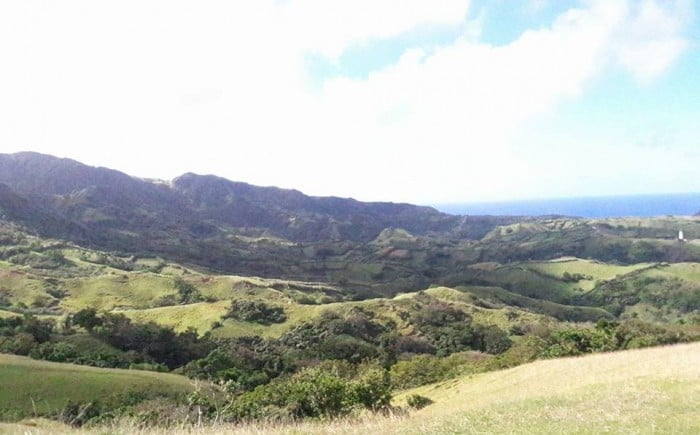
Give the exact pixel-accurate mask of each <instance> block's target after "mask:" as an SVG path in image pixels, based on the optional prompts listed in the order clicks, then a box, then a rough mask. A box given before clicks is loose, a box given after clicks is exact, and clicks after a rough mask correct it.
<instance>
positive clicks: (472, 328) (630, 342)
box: [0, 153, 700, 433]
mask: <svg viewBox="0 0 700 435" xmlns="http://www.w3.org/2000/svg"><path fill="white" fill-rule="evenodd" d="M679 231H682V232H683V234H684V240H679V239H678V234H679ZM699 239H700V217H697V216H696V217H682V216H662V217H656V218H634V217H630V218H605V219H588V218H577V217H568V216H540V217H513V216H508V217H495V216H453V215H448V214H444V213H440V212H438V211H436V210H434V209H431V208H429V207H419V206H413V205H409V204H392V203H362V202H359V201H355V200H352V199H342V198H332V197H329V198H321V197H309V196H306V195H303V194H302V193H300V192H297V191H289V190H283V189H277V188H268V187H265V188H262V187H256V186H251V185H247V184H244V183H236V182H231V181H228V180H225V179H221V178H218V177H213V176H199V175H194V174H185V175H183V176H181V177H179V178H177V179H176V180H173V181H172V182H168V183H166V182H153V181H150V180H142V179H137V178H133V177H129V176H128V175H125V174H122V173H119V172H117V171H113V170H109V169H105V168H93V167H88V166H86V165H82V164H80V163H78V162H75V161H72V160H66V159H57V158H55V157H51V156H46V155H37V154H34V153H20V154H13V155H0V382H2V386H3V387H8V388H9V387H10V385H11V389H12V391H17V392H21V394H20V395H14V394H13V395H12V396H7V397H4V396H3V397H0V399H1V400H2V401H0V410H1V411H2V412H0V417H1V418H2V419H3V420H6V421H15V422H16V421H20V422H21V421H25V422H26V421H27V419H46V418H48V419H52V420H53V421H59V422H62V424H68V425H72V426H73V427H76V428H77V427H79V426H85V427H86V428H87V429H88V430H90V428H91V427H99V425H100V424H110V423H109V422H110V421H122V422H124V421H125V420H119V419H128V418H133V419H136V420H130V421H131V423H129V424H134V421H141V423H142V424H144V425H146V426H149V427H151V426H152V429H153V430H157V429H155V428H156V427H158V426H162V425H178V424H184V423H183V422H189V423H188V424H192V422H194V421H198V419H199V420H201V419H202V418H203V419H204V421H205V424H224V423H225V424H242V423H244V422H245V424H252V425H253V426H249V427H248V426H242V427H241V428H240V429H241V430H242V431H243V432H245V431H247V430H254V429H250V428H251V427H253V428H254V427H255V426H254V425H255V424H263V423H260V422H267V423H270V424H273V425H279V424H282V426H280V427H279V428H278V426H271V427H270V430H281V431H286V430H287V429H289V430H290V431H302V432H305V431H306V429H307V428H312V429H313V430H319V431H324V430H326V429H328V430H331V429H330V426H329V428H323V427H321V426H319V425H322V424H325V423H319V422H318V421H329V419H331V418H332V419H337V421H338V422H340V423H328V424H329V425H334V424H341V425H348V426H347V427H345V428H344V429H342V430H341V432H343V431H345V430H347V431H349V432H350V433H352V432H353V431H356V430H360V429H357V428H356V427H355V426H354V425H355V424H360V425H362V424H369V425H370V427H375V428H376V426H372V425H377V424H382V425H385V424H389V423H387V422H386V420H382V418H383V417H379V416H375V415H374V412H375V411H377V412H379V411H382V410H384V411H386V410H392V411H391V412H396V413H401V412H407V413H408V414H406V415H405V416H401V417H396V418H398V419H399V420H398V421H400V422H402V423H400V424H401V425H404V426H399V427H402V428H404V429H406V430H408V429H407V428H408V425H410V424H412V423H410V422H411V421H413V420H412V419H414V418H419V416H425V415H426V414H425V412H429V413H430V414H429V415H430V418H429V419H428V420H427V422H426V423H425V424H424V425H423V426H420V427H421V428H422V429H416V431H417V433H427V432H430V433H433V431H437V432H454V431H466V430H472V431H489V428H491V429H494V428H496V427H498V428H510V429H512V426H494V424H497V423H496V420H499V419H500V418H501V417H502V416H503V413H505V412H506V411H507V410H508V412H514V411H513V410H520V411H518V412H522V413H524V414H527V415H528V416H531V417H528V418H531V420H528V424H531V425H532V426H526V427H532V428H533V429H532V430H537V428H541V429H543V430H545V429H546V430H545V431H547V430H549V431H550V432H554V431H555V429H557V427H556V426H553V427H551V428H550V427H549V426H547V427H545V426H541V425H542V424H543V423H542V421H541V420H538V419H540V417H538V415H541V414H540V413H539V411H535V409H534V407H535V405H533V404H531V403H530V402H529V401H530V400H534V401H535V402H534V403H536V404H538V405H537V406H538V407H540V405H541V406H544V407H549V408H547V409H554V411H552V412H555V413H557V415H561V416H562V419H561V421H562V423H561V424H563V425H570V426H566V427H568V428H570V429H571V430H574V429H576V428H582V426H577V424H578V423H576V422H575V421H573V420H572V417H571V415H572V414H569V412H570V410H571V409H583V408H586V409H589V408H590V409H589V410H588V411H586V412H594V413H595V412H598V411H596V409H599V408H597V407H596V406H593V405H590V406H589V405H588V404H584V402H586V400H587V399H585V398H584V395H585V394H584V391H589V390H588V389H590V391H593V390H595V391H596V392H598V393H600V397H599V398H600V403H601V404H603V403H608V402H609V401H611V400H612V399H611V397H610V396H609V393H608V392H607V390H605V391H603V390H601V389H604V388H612V387H611V386H612V385H617V384H619V383H624V382H625V379H626V378H625V376H626V375H625V374H624V373H622V372H621V371H619V372H616V375H615V376H616V377H615V379H614V380H612V379H611V380H610V384H609V385H608V386H607V387H604V385H606V384H605V383H604V382H603V381H600V382H598V381H596V382H593V383H591V384H585V385H583V384H582V385H580V390H575V389H573V388H574V387H573V386H572V387H571V388H572V389H571V390H567V391H564V390H562V391H556V392H554V391H553V392H551V393H552V394H551V396H547V397H544V396H543V397H539V398H533V397H530V396H527V395H524V396H522V398H523V400H522V401H521V402H517V401H515V402H508V403H506V402H503V401H502V400H501V399H499V398H497V394H496V392H506V391H508V393H504V394H506V395H508V396H509V397H510V395H512V394H515V393H514V391H515V390H509V387H507V386H506V385H505V384H504V386H502V387H498V388H497V389H496V390H494V392H493V393H488V394H492V396H488V394H487V393H483V394H485V396H484V397H487V396H488V397H493V402H489V404H487V405H484V406H486V407H487V408H488V410H487V417H484V420H483V422H480V423H478V424H477V423H472V422H474V420H475V419H476V417H475V415H476V414H474V413H476V412H482V410H481V408H478V407H477V408H478V409H477V408H474V406H475V405H473V404H472V403H471V402H470V403H462V402H459V401H458V400H457V399H454V398H448V396H449V394H450V392H449V390H450V389H452V388H455V391H457V390H458V389H459V388H462V387H459V388H457V387H458V386H459V385H462V383H465V384H464V385H468V386H465V387H464V388H467V389H471V388H477V386H476V384H473V383H472V382H477V383H478V382H481V381H472V377H475V378H474V379H477V380H478V379H491V380H492V381H488V382H504V383H507V382H508V381H507V379H509V378H508V377H509V376H511V375H510V374H509V373H519V372H518V371H523V373H526V372H527V370H530V367H540V368H537V369H533V370H538V373H539V374H537V375H535V374H529V375H528V376H534V377H535V378H537V376H540V377H542V376H544V375H543V374H542V372H544V371H546V370H548V369H544V368H542V367H545V366H547V364H553V365H557V366H558V365H564V366H566V365H567V364H569V362H568V361H574V360H570V359H561V358H568V357H572V356H581V355H585V354H590V353H601V354H600V355H594V356H589V357H586V358H582V359H581V360H580V361H582V362H581V364H584V366H585V368H581V370H593V369H592V368H591V366H589V365H586V364H588V363H586V362H584V361H594V358H602V359H603V360H604V361H605V362H604V364H608V362H609V361H616V360H617V359H618V358H619V359H620V361H626V362H625V364H628V363H629V364H632V365H634V364H633V363H632V362H631V361H632V359H633V357H627V356H623V355H633V353H628V352H649V355H656V356H655V357H654V358H657V357H658V358H662V357H661V356H659V355H661V354H663V353H664V352H665V351H663V350H662V349H667V350H668V355H670V356H669V358H674V357H673V356H672V355H674V354H675V352H680V353H681V354H682V355H684V356H683V357H681V358H686V360H687V361H692V360H693V358H695V359H697V355H698V350H697V346H696V345H694V344H693V345H688V344H682V343H690V342H695V341H698V340H700V243H698V240H699ZM668 345H676V346H675V347H654V346H668ZM647 347H652V349H646V350H639V351H637V350H634V349H639V348H647ZM615 351H626V353H621V354H619V355H620V356H619V357H618V356H617V355H618V354H617V353H610V352H615ZM655 352H656V353H655ZM664 355H665V354H664ZM29 357H31V358H32V359H30V358H29ZM587 358H591V359H590V360H589V359H587ZM540 360H548V361H540ZM603 360H601V361H603ZM576 361H579V360H578V359H576ZM674 361H675V360H674ZM610 364H612V365H614V364H618V363H613V362H610ZM620 364H622V363H620ZM673 364H680V365H682V364H681V363H677V362H674V363H673ZM696 366H697V365H696ZM567 367H568V366H567ZM611 367H612V366H611ZM615 367H621V366H615ZM685 369H689V370H692V369H690V368H687V367H686V368H684V369H683V370H685ZM503 370H506V371H505V372H504V371H503ZM509 370H514V371H515V372H511V371H509ZM566 370H578V369H574V368H570V369H566ZM611 370H622V369H613V368H611ZM640 370H642V368H640ZM39 371H43V372H45V373H51V375H50V377H51V379H53V380H52V381H51V383H49V382H48V379H49V378H48V377H47V378H46V383H41V382H40V383H37V382H34V381H35V380H36V378H35V377H34V375H32V374H27V373H36V372H39ZM528 373H529V372H528ZM566 373H568V374H566V375H565V376H572V375H571V373H570V372H566ZM683 373H685V372H684V371H683ZM657 375H659V376H660V374H659V373H656V372H655V371H653V370H650V371H646V372H644V376H647V377H649V379H650V380H649V383H645V382H646V381H644V382H642V383H634V384H633V385H632V386H631V387H630V388H631V389H630V391H628V393H629V397H633V396H635V395H640V394H641V395H645V394H647V387H648V386H649V385H652V384H653V385H656V382H657V381H659V380H658V379H657ZM687 375H688V376H690V377H691V378H692V376H694V375H693V374H692V373H690V374H687ZM47 376H48V375H47ZM523 376H524V375H523ZM563 376H564V375H563ZM664 376H665V375H664ZM679 376H680V375H679ZM683 376H686V375H685V374H684V375H683ZM70 379H74V380H75V381H76V382H78V381H80V382H79V385H80V386H79V387H76V388H73V389H62V387H60V386H61V385H66V384H67V383H70V382H71V381H70ZM664 379H665V378H664ZM149 382H156V383H157V385H159V387H158V388H155V387H152V385H155V384H151V383H149ZM484 382H486V381H484ZM488 382H487V383H488ZM518 382H520V381H518ZM533 382H538V381H533ZM606 382H607V381H606ZM659 382H662V381H659ZM663 382H665V381H663ZM663 382H662V383H663ZM673 382H676V381H673ZM673 382H672V383H673ZM44 384H45V385H44ZM111 384H118V385H119V386H120V387H119V389H116V390H114V391H111V390H110V389H109V388H108V386H109V385H111ZM76 385H78V384H76ZM479 385H481V384H479ZM484 385H486V384H484ZM517 385H520V383H517V384H516V387H517ZM523 385H525V384H523ZM659 385H661V384H659ZM664 385H666V384H664ZM669 385H670V384H669ZM674 385H676V384H674ZM52 386H53V387H52ZM52 388H54V389H53V390H52ZM479 388H480V387H479ZM650 388H651V387H650ZM658 388H661V389H663V391H664V394H666V395H663V397H662V395H659V394H661V393H659V394H656V393H654V394H652V396H653V397H652V398H650V399H649V400H650V401H649V402H648V403H649V405H648V407H647V408H644V409H646V410H641V409H642V408H643V406H642V407H641V408H639V409H640V410H639V412H640V413H641V412H647V411H648V410H649V409H652V408H654V409H656V408H657V407H665V406H666V405H662V402H663V403H664V404H668V403H671V402H667V401H664V400H666V399H665V397H667V396H668V395H671V396H672V395H673V394H676V393H678V394H681V393H680V392H681V389H666V387H665V386H664V387H663V388H662V387H658ZM658 388H657V387H653V388H652V389H653V390H654V391H657V389H658ZM669 388H671V387H669ZM684 388H685V390H683V391H684V392H686V393H688V392H691V393H692V391H695V390H694V389H697V385H696V384H693V383H690V384H688V386H686V387H684ZM414 389H415V390H414ZM3 390H5V388H3ZM671 390H672V391H671ZM6 391H9V390H6ZM411 394H418V395H419V396H421V397H425V398H427V399H429V400H431V401H434V402H435V404H433V405H429V406H427V407H426V411H423V410H415V409H412V408H411V406H407V405H406V402H405V400H406V399H407V397H409V395H411ZM518 394H520V393H518ZM522 394H525V393H522ZM596 394H597V393H596ZM648 394H651V393H648ZM526 396H527V397H526ZM513 397H515V396H513ZM518 397H520V396H518ZM596 397H598V396H596ZM650 397H651V396H650ZM668 397H670V396H668ZM673 397H675V396H673ZM657 399H658V400H657ZM662 399H663V400H662ZM416 400H418V399H416ZM669 400H670V399H669ZM606 401H607V402H606ZM40 402H41V404H40V405H39V403H40ZM516 402H517V403H516ZM456 403H459V405H457V404H456ZM562 403H565V404H567V405H566V406H564V405H562ZM586 403H588V402H586ZM448 404H453V405H450V406H449V407H448ZM569 405H570V406H569ZM479 406H481V405H479ZM668 406H669V408H668V409H671V411H669V412H677V413H679V414H678V415H681V414H682V415H685V413H686V412H687V409H685V408H683V409H681V408H677V409H676V408H674V407H672V406H671V405H668ZM457 408H459V409H457ZM538 409H539V408H538ZM659 409H661V408H659ZM663 409H666V408H663ZM401 410H403V411H401ZM571 412H573V411H571ZM581 412H583V411H581ZM600 412H602V411H600ZM621 412H622V411H621ZM625 412H628V411H625ZM630 412H632V413H634V412H637V411H634V410H632V411H630ZM659 412H661V411H659ZM81 413H82V415H81ZM158 413H166V414H168V415H172V416H173V418H172V419H171V420H168V421H167V422H165V421H158V420H157V419H156V418H155V417H154V416H155V415H156V414H158ZM433 413H434V414H433ZM464 413H466V414H464ZM470 413H471V414H470ZM453 414H454V415H453ZM366 415H371V416H372V417H367V418H369V420H365V423H362V421H363V420H362V419H363V418H365V417H363V416H366ZM402 415H403V414H402ZM465 415H466V417H464V416H465ZM587 415H588V414H587ZM635 415H636V414H635ZM654 415H656V414H654V413H652V417H650V418H651V419H654V424H660V425H661V427H667V428H671V427H670V426H663V425H664V424H666V423H663V422H661V421H660V417H659V418H657V417H654ZM106 416H108V417H106ZM438 416H439V417H438ZM488 416H491V417H488ZM78 417H80V418H78ZM591 418H593V417H592V414H591ZM601 418H602V417H601ZM606 418H607V417H605V418H602V420H600V421H601V422H604V421H609V420H610V421H612V423H610V424H612V425H613V426H612V427H618V428H619V426H615V425H616V424H622V423H620V422H621V421H622V420H621V418H622V417H620V416H618V417H614V416H613V417H610V418H608V419H607V420H606ZM616 418H617V420H616ZM684 418H685V417H684ZM139 419H141V420H139ZM306 419H310V420H309V422H308V423H307V422H306ZM353 419H359V420H353ZM464 419H466V420H464ZM489 419H491V420H489ZM594 420H595V419H594ZM41 421H44V420H41ZM289 421H296V422H297V424H299V425H300V426H290V427H287V426H284V424H287V423H288V422H289ZM334 421H335V420H334ZM465 421H469V422H470V423H468V424H469V425H472V424H473V425H474V426H465V424H467V423H465ZM596 421H597V420H596ZM625 421H626V420H625ZM682 421H683V423H681V424H683V425H684V426H683V428H693V427H697V424H698V422H697V419H693V418H690V417H689V418H686V419H685V420H682ZM367 422H368V423H367ZM141 423H139V424H141ZM267 423H266V424H267ZM41 424H44V423H41ZM47 424H48V423H47ZM57 424H58V423H57ZM124 424H126V423H124ZM307 424H308V425H310V426H305V425H307ZM499 424H500V423H499ZM506 424H508V423H507V422H506ZM513 424H514V423H513ZM601 424H603V423H601ZM605 424H607V423H605ZM538 425H540V426H538ZM13 427H14V426H10V425H6V426H4V427H3V429H5V428H7V429H8V430H10V431H13V430H14V429H12V428H13ZM18 427H22V426H21V425H20V426H18ZM362 427H363V428H366V427H365V426H362ZM591 427H592V428H597V429H601V428H603V426H596V425H593V426H591ZM559 428H561V427H559ZM679 428H680V426H679ZM510 429H508V430H510ZM17 430H20V429H17ZM362 430H364V429H362ZM373 430H374V429H373ZM601 430H602V429H601Z"/></svg>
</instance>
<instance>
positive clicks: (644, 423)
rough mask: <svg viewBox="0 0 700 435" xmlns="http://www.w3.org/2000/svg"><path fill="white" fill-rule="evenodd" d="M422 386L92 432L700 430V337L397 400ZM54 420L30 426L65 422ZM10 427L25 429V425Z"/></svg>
mask: <svg viewBox="0 0 700 435" xmlns="http://www.w3.org/2000/svg"><path fill="white" fill-rule="evenodd" d="M416 393H418V394H421V395H424V396H427V397H429V398H431V399H432V400H434V401H435V403H433V404H432V405H430V406H428V407H426V408H424V409H422V410H420V411H412V412H410V413H409V414H404V415H401V414H398V415H390V416H380V415H365V416H363V417H360V418H359V419H347V420H336V421H332V422H303V423H298V424H292V425H275V424H256V425H244V426H227V425H218V426H215V427H204V428H201V429H191V430H188V431H184V430H163V429H152V430H148V431H144V430H138V429H137V428H136V427H135V426H133V425H132V424H131V423H130V422H129V421H124V422H122V424H121V425H119V426H116V427H110V428H98V429H94V430H93V433H105V430H108V432H109V433H115V434H127V433H135V432H139V433H143V434H149V433H152V434H168V435H179V434H181V433H183V434H184V433H193V434H205V433H207V434H208V433H242V434H259V433H294V434H308V433H333V434H339V433H347V434H366V433H382V434H441V433H445V434H446V433H523V434H525V433H538V434H539V433H549V434H560V433H582V434H598V433H700V415H698V413H697V409H699V407H700V343H693V344H685V345H678V346H672V347H658V348H649V349H641V350H633V351H626V352H618V353H608V354H595V355H588V356H584V357H578V358H565V359H556V360H546V361H537V362H534V363H531V364H527V365H523V366H520V367H516V368H513V369H508V370H503V371H499V372H491V373H483V374H478V375H471V376H466V377H463V378H460V379H454V380H450V381H446V382H442V383H439V384H433V385H428V386H424V387H420V388H417V389H414V390H410V391H406V392H404V393H402V394H401V395H399V396H398V397H397V398H396V402H397V403H398V404H401V403H403V402H404V401H405V399H406V397H407V396H408V395H410V394H416ZM52 424H53V423H45V422H40V424H39V425H40V428H39V430H37V429H35V428H32V430H33V432H34V433H52V432H57V431H58V430H59V429H66V428H65V427H56V426H55V425H54V426H51V425H52ZM44 425H46V429H41V427H44ZM3 429H4V431H6V432H8V433H23V431H24V430H26V429H27V426H24V425H20V424H17V425H4V426H2V425H0V431H2V430H3ZM86 432H88V433H89V431H86Z"/></svg>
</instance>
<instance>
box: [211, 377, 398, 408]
mask: <svg viewBox="0 0 700 435" xmlns="http://www.w3.org/2000/svg"><path fill="white" fill-rule="evenodd" d="M341 365H342V364H341ZM341 368H342V367H341ZM345 368H346V369H347V367H345ZM341 372H345V373H341ZM351 372H353V370H336V368H335V367H334V366H333V365H328V364H326V365H322V366H319V367H313V368H307V369H304V370H302V371H300V372H299V373H297V374H295V375H293V376H291V377H287V378H279V379H276V380H274V381H272V382H271V383H269V384H267V385H263V386H259V387H257V388H256V389H255V390H253V391H251V392H248V393H244V394H241V395H238V396H235V397H233V398H232V400H231V402H230V403H229V404H228V406H227V407H226V409H225V410H224V414H225V415H226V416H227V418H228V419H231V420H234V421H240V420H256V419H265V420H270V419H299V418H308V417H312V418H313V417H335V416H339V415H345V414H348V413H349V412H351V411H352V410H353V409H355V408H365V409H370V410H378V409H381V408H384V407H387V406H389V401H390V400H391V385H390V382H389V378H388V374H387V373H386V371H385V370H383V369H381V368H379V367H376V366H365V367H362V368H360V369H359V370H358V371H357V373H356V374H355V375H354V376H353V377H352V378H349V376H350V375H351V374H352V373H351Z"/></svg>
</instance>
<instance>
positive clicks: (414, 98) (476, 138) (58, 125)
mask: <svg viewBox="0 0 700 435" xmlns="http://www.w3.org/2000/svg"><path fill="white" fill-rule="evenodd" d="M399 5H400V7H399ZM468 6H469V2H468V1H465V0H462V1H457V0H449V1H442V2H430V1H420V0H411V1H403V2H400V3H397V2H395V1H390V0H375V1H369V0H367V1H365V0H361V1H354V2H347V1H342V2H341V1H333V2H331V1H329V0H298V1H296V0H290V1H286V2H278V1H274V0H255V1H246V2H243V1H241V2H227V1H207V2H197V3H194V2H186V1H124V2H119V3H104V2H94V1H88V0H85V1H65V2H61V3H46V2H39V1H30V0H27V1H23V2H3V3H1V4H0V58H2V59H3V65H4V67H3V68H2V70H0V151H5V152H9V151H16V150H19V149H34V150H38V151H43V152H50V153H54V154H59V155H64V156H71V157H74V158H78V159H80V160H83V161H86V162H88V163H92V164H100V165H105V166H111V167H116V168H118V169H121V170H125V171H127V172H129V173H132V174H136V175H143V176H160V177H171V176H174V175H177V174H178V173H181V172H184V171H186V170H194V171H197V172H204V173H217V174H219V175H222V176H226V177H228V178H231V179H239V180H244V181H248V182H252V183H257V184H266V185H269V184H275V185H281V186H285V187H295V188H298V189H301V190H303V191H306V192H308V193H312V194H336V195H345V196H356V197H359V198H361V199H391V200H410V201H428V200H430V201H441V200H454V199H459V198H480V199H486V198H493V197H495V196H501V197H503V196H508V195H509V193H510V192H512V188H513V187H512V186H514V185H517V184H519V183H520V184H525V183H531V184H532V182H531V181H530V180H531V178H532V174H531V173H530V169H529V168H528V167H526V166H523V161H522V160H520V157H519V156H518V155H517V154H514V153H513V152H512V150H511V149H510V148H509V146H508V140H509V138H512V137H513V135H515V134H516V133H517V132H518V131H519V128H520V127H521V126H522V125H524V124H525V123H527V122H528V120H531V119H533V118H536V117H537V116H539V115H541V114H543V113H547V112H549V111H551V110H554V109H555V108H556V107H557V105H558V104H560V103H561V102H562V101H565V100H574V99H576V98H577V97H579V96H580V95H581V94H582V93H583V92H584V91H585V89H586V86H587V84H588V83H590V82H591V81H593V80H596V79H598V78H600V77H601V76H602V75H603V74H604V72H605V71H608V70H610V68H612V67H620V66H621V67H623V68H625V69H627V70H628V71H630V72H631V73H632V74H633V75H634V76H635V77H636V78H638V79H639V80H642V81H646V80H652V79H654V78H656V77H658V76H659V75H660V74H662V73H663V72H664V71H666V70H667V69H668V68H669V66H670V65H672V63H673V62H674V61H675V59H677V58H678V56H679V55H680V54H681V52H682V51H683V49H684V48H685V46H686V45H685V44H686V42H685V40H684V39H683V34H682V32H683V30H684V28H685V27H684V26H686V20H685V19H684V18H683V17H682V15H684V14H686V13H687V8H688V6H687V4H683V3H682V2H676V3H673V4H671V5H667V4H666V3H663V4H661V3H659V2H650V1H647V2H644V3H643V4H642V5H641V6H640V7H632V6H630V4H628V3H626V2H607V1H606V2H604V1H598V2H591V3H586V4H585V7H580V8H577V9H572V10H570V11H568V12H567V13H566V14H564V15H562V16H561V17H559V19H557V20H556V22H555V23H553V24H552V25H551V26H550V27H549V28H544V29H540V30H536V31H529V32H526V33H525V34H523V35H522V36H521V37H520V38H519V39H517V40H516V41H514V42H512V43H511V44H508V45H503V46H498V47H494V46H490V45H488V44H483V43H479V42H478V40H477V39H476V37H477V36H478V31H474V30H473V29H472V30H471V31H470V30H467V31H465V35H464V37H462V38H459V39H457V40H455V41H454V42H453V43H452V44H448V45H445V46H442V47H437V48H433V49H425V48H416V47H408V48H407V49H406V51H405V52H404V54H403V56H401V58H400V60H399V61H398V62H397V63H396V64H394V65H390V66H388V67H385V68H382V69H380V70H377V71H373V72H371V73H370V74H369V75H368V76H367V77H366V78H364V79H350V78H346V77H338V78H334V79H331V80H328V81H326V82H325V83H323V85H322V86H321V88H320V91H319V90H318V89H315V90H311V89H309V87H308V77H307V76H306V73H307V72H306V71H305V69H304V68H305V64H304V56H305V55H307V54H309V53H320V54H322V55H324V56H327V57H328V58H329V59H331V60H333V59H337V58H338V57H339V56H340V55H341V54H342V53H343V52H344V51H345V50H347V49H348V48H350V47H353V46H357V45H362V44H371V43H372V42H373V41H376V40H381V39H387V38H394V37H398V36H401V35H403V34H405V33H406V32H410V31H414V30H416V29H421V28H424V27H425V26H448V27H454V26H460V27H461V28H465V29H469V28H470V25H469V23H470V22H471V23H472V24H474V23H478V19H477V20H476V21H474V20H473V17H470V16H468ZM470 20H471V21H470ZM472 27H473V26H472ZM642 53H647V54H648V53H653V54H654V56H653V59H652V60H649V61H648V62H645V59H644V56H642Z"/></svg>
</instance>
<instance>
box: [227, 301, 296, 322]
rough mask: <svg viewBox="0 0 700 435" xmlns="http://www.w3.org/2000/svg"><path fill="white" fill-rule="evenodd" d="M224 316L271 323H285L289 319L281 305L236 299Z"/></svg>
mask: <svg viewBox="0 0 700 435" xmlns="http://www.w3.org/2000/svg"><path fill="white" fill-rule="evenodd" d="M223 318H231V319H238V320H243V321H245V322H255V323H259V324H261V325H270V324H272V323H283V322H284V321H286V320H287V315H286V314H285V313H284V309H282V308H281V307H273V306H269V305H267V304H266V303H264V302H255V301H243V300H234V301H233V302H232V303H231V308H230V309H229V311H228V313H226V314H225V315H224V316H223Z"/></svg>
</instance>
